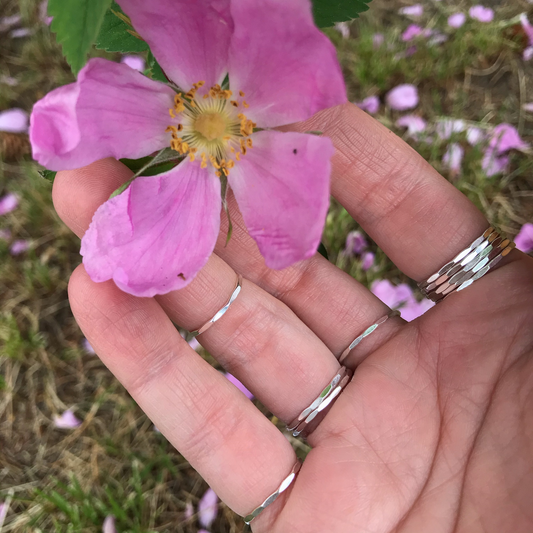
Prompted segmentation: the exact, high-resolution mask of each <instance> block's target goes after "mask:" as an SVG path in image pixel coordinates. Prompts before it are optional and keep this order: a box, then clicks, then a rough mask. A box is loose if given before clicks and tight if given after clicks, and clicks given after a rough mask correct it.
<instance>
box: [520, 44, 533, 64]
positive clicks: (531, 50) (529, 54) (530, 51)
mask: <svg viewBox="0 0 533 533" xmlns="http://www.w3.org/2000/svg"><path fill="white" fill-rule="evenodd" d="M522 58H523V59H524V61H529V60H530V59H532V58H533V46H528V47H527V48H526V49H525V50H524V53H523V54H522Z"/></svg>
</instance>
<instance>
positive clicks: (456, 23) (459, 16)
mask: <svg viewBox="0 0 533 533" xmlns="http://www.w3.org/2000/svg"><path fill="white" fill-rule="evenodd" d="M465 22H466V15H465V14H464V13H454V14H453V15H450V16H449V17H448V26H450V27H451V28H460V27H461V26H462V25H463V24H464V23H465Z"/></svg>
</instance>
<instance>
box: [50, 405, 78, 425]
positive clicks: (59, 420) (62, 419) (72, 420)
mask: <svg viewBox="0 0 533 533" xmlns="http://www.w3.org/2000/svg"><path fill="white" fill-rule="evenodd" d="M54 426H55V427H56V428H59V429H74V428H77V427H79V426H81V421H80V420H79V419H78V417H77V416H76V415H75V414H74V413H73V412H72V411H71V410H70V409H67V410H66V411H65V412H64V413H63V414H62V415H60V416H54Z"/></svg>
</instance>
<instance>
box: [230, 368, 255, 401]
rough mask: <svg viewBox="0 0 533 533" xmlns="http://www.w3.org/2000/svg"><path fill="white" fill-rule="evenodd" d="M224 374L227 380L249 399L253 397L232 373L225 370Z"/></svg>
mask: <svg viewBox="0 0 533 533" xmlns="http://www.w3.org/2000/svg"><path fill="white" fill-rule="evenodd" d="M224 375H225V376H226V378H228V381H230V382H231V383H233V385H235V386H236V387H237V388H238V389H239V390H240V391H241V392H242V393H243V394H244V395H245V396H246V397H247V398H248V399H249V400H253V399H254V395H253V394H252V393H251V392H250V391H249V390H248V389H247V388H246V387H245V386H244V385H243V384H242V383H241V382H240V381H239V380H238V379H237V378H236V377H235V376H234V375H233V374H230V373H229V372H226V373H225V374H224Z"/></svg>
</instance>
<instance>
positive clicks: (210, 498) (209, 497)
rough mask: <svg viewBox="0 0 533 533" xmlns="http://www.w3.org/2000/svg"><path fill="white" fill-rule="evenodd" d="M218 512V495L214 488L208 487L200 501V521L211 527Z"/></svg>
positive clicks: (201, 523)
mask: <svg viewBox="0 0 533 533" xmlns="http://www.w3.org/2000/svg"><path fill="white" fill-rule="evenodd" d="M217 514H218V496H217V495H216V494H215V491H214V490H213V489H211V488H210V489H207V490H206V491H205V493H204V495H203V496H202V497H201V498H200V501H199V502H198V522H200V525H202V526H204V527H211V524H212V523H213V522H214V520H215V518H216V517H217Z"/></svg>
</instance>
